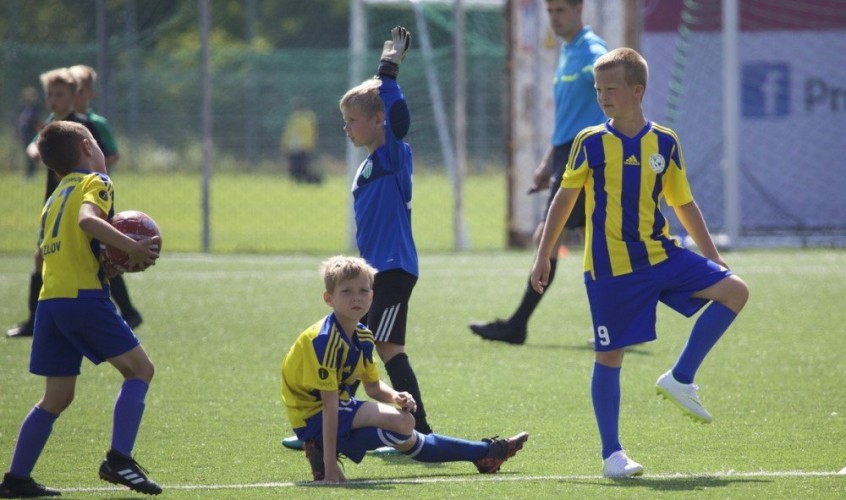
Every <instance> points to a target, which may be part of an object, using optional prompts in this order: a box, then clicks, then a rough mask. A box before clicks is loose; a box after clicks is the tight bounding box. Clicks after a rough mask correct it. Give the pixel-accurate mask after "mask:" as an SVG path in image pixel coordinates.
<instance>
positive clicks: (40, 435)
mask: <svg viewBox="0 0 846 500" xmlns="http://www.w3.org/2000/svg"><path fill="white" fill-rule="evenodd" d="M57 418H59V416H58V415H54V414H52V413H50V412H49V411H46V410H42V409H41V408H39V407H37V406H36V407H34V408H33V409H32V411H30V412H29V414H28V415H27V416H26V418H25V419H24V421H23V423H22V424H21V430H20V432H19V433H18V444H16V445H15V453H14V454H13V455H12V463H11V465H10V466H9V474H11V475H13V476H17V477H22V478H28V477H30V476H31V475H32V469H34V468H35V462H37V461H38V457H39V456H41V451H42V450H44V445H45V444H47V439H49V438H50V433H51V432H53V422H55V421H56V419H57Z"/></svg>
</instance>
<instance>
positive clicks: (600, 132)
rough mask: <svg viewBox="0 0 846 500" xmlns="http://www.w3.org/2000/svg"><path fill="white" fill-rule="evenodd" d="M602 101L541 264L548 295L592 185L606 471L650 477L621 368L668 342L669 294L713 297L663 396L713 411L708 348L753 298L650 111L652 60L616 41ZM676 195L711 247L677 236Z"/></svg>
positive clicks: (693, 231) (674, 302)
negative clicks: (626, 357)
mask: <svg viewBox="0 0 846 500" xmlns="http://www.w3.org/2000/svg"><path fill="white" fill-rule="evenodd" d="M594 73H595V81H596V93H597V100H598V102H599V105H600V107H602V110H603V112H604V113H605V115H606V116H607V117H608V118H609V120H608V121H607V122H606V123H604V124H602V125H597V126H593V127H588V128H586V129H584V130H582V131H581V132H580V133H579V135H577V136H576V139H575V143H574V145H573V149H572V151H571V153H570V159H569V161H568V163H567V168H566V170H565V173H564V177H563V179H562V182H561V187H560V189H559V190H558V192H557V193H556V195H555V198H554V200H553V202H552V205H551V206H550V209H549V214H548V216H547V219H546V224H545V225H544V231H543V236H542V239H541V243H540V245H539V247H538V252H537V255H536V258H535V263H534V265H533V267H532V278H531V279H532V286H533V287H534V288H535V290H537V291H538V292H542V291H543V289H544V288H545V286H546V285H547V283H548V280H549V257H550V252H551V251H552V249H553V246H554V244H555V241H556V240H557V238H558V235H559V233H560V232H561V229H562V228H563V226H564V221H566V220H567V217H568V216H569V214H570V212H571V211H572V210H573V206H574V204H575V202H576V198H577V196H578V194H579V191H580V190H581V189H584V190H585V194H586V204H585V214H586V217H587V225H586V237H585V258H584V271H585V273H584V278H585V287H586V289H587V295H588V301H589V303H590V310H591V316H592V319H593V326H594V339H595V347H594V350H595V351H596V362H595V363H594V369H593V376H592V381H591V396H592V399H593V406H594V413H595V416H596V421H597V426H598V427H599V434H600V438H601V441H602V458H603V474H604V475H605V476H606V477H625V476H633V475H639V474H641V473H642V471H643V467H642V466H641V465H640V464H638V463H637V462H634V461H633V460H631V459H630V458H628V456H627V455H626V453H625V451H623V447H622V445H621V444H620V439H619V430H618V428H619V414H620V370H621V367H622V363H623V353H624V350H625V348H626V347H627V346H630V345H634V344H639V343H642V342H648V341H652V340H655V339H656V332H655V322H656V308H657V304H658V302H659V301H660V302H663V303H664V304H666V305H668V306H669V307H671V308H672V309H674V310H675V311H677V312H679V313H681V314H683V315H685V316H687V317H690V316H692V315H693V314H695V313H696V312H697V311H699V310H700V309H702V308H703V307H704V306H706V305H707V304H709V303H710V305H708V307H707V308H706V309H705V311H704V312H703V313H702V314H701V315H700V317H699V318H698V319H697V320H696V323H695V324H694V327H693V330H692V332H691V334H690V337H689V339H688V341H687V345H686V346H685V347H684V349H683V350H682V353H681V356H680V357H679V359H678V361H677V362H676V364H675V366H673V368H672V369H671V370H669V371H667V372H666V373H665V374H663V375H661V377H660V378H659V379H658V382H657V389H658V393H659V394H661V395H663V396H664V397H665V398H667V399H669V400H671V401H672V402H673V403H675V404H676V405H678V406H679V407H680V408H681V409H682V411H683V412H684V413H685V414H686V415H688V416H690V417H691V418H693V419H694V420H698V421H700V422H704V423H708V422H710V421H711V420H712V417H711V415H710V414H709V413H708V412H707V411H706V410H705V408H704V407H703V406H702V404H701V402H700V400H699V396H698V393H697V390H698V387H697V386H696V385H694V384H693V378H694V375H695V374H696V371H697V370H698V369H699V366H700V364H701V363H702V361H703V360H704V358H705V356H706V355H707V354H708V352H709V351H710V350H711V348H712V347H713V346H714V345H715V344H716V342H717V341H718V340H719V338H720V337H721V336H722V334H723V333H724V332H725V331H726V330H727V329H728V327H729V325H731V323H732V321H734V319H735V317H736V315H737V314H738V313H739V312H740V310H741V309H743V306H744V305H745V304H746V301H747V299H748V297H749V291H748V289H747V287H746V284H745V283H744V282H743V281H742V280H741V279H740V278H739V277H737V276H736V275H734V274H732V273H731V271H729V270H728V266H727V265H726V264H725V262H724V261H723V259H722V257H721V256H720V254H719V252H718V251H717V248H716V246H715V245H714V243H713V241H712V240H711V236H710V235H709V233H708V228H707V226H706V223H705V220H704V218H703V217H702V213H701V212H700V210H699V207H698V205H697V204H696V202H695V201H694V199H693V195H692V194H691V191H690V186H689V184H688V181H687V175H686V173H685V164H684V158H683V156H682V152H681V146H680V144H679V139H678V137H677V136H676V134H675V132H673V131H672V130H670V129H669V128H667V127H663V126H661V125H658V124H655V123H652V122H649V121H647V120H646V119H645V117H644V114H643V107H642V100H643V94H644V92H645V91H646V83H647V75H648V69H647V65H646V61H645V60H644V59H643V58H642V57H641V56H640V54H638V53H637V52H636V51H634V50H632V49H627V48H621V49H615V50H613V51H611V52H609V53H608V54H605V55H604V56H602V57H600V58H599V59H598V60H597V61H596V63H595V64H594ZM662 198H663V199H665V200H666V202H667V204H669V205H670V206H671V207H673V209H674V210H675V213H676V215H677V216H678V218H679V220H680V221H681V223H682V225H683V226H684V228H685V230H687V232H688V233H689V234H690V236H691V237H692V238H693V241H694V242H695V243H696V245H697V247H698V248H699V249H700V251H701V252H702V254H703V255H704V256H701V255H699V254H697V253H694V252H692V251H690V250H687V249H685V248H683V247H681V246H680V245H679V244H678V242H677V241H676V240H675V239H674V238H672V237H671V236H670V232H669V223H668V221H667V220H666V219H665V218H664V216H663V215H662V213H661V210H660V207H659V204H660V201H661V199H662Z"/></svg>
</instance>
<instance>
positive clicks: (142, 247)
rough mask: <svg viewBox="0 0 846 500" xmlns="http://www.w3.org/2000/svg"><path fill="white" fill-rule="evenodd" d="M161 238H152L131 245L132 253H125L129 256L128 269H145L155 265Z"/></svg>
mask: <svg viewBox="0 0 846 500" xmlns="http://www.w3.org/2000/svg"><path fill="white" fill-rule="evenodd" d="M160 240H161V238H159V237H158V236H153V237H152V238H146V239H143V240H138V241H136V242H135V245H133V249H132V251H127V252H126V254H127V255H128V256H129V262H128V266H129V269H147V268H148V267H150V266H155V265H156V259H158V258H159V252H158V249H159V241H160Z"/></svg>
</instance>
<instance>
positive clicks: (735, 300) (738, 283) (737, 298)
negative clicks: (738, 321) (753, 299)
mask: <svg viewBox="0 0 846 500" xmlns="http://www.w3.org/2000/svg"><path fill="white" fill-rule="evenodd" d="M733 278H734V279H732V281H731V283H732V288H731V293H730V294H729V297H728V300H727V302H728V303H727V304H725V306H726V307H728V308H729V309H731V310H732V312H734V313H735V314H737V313H739V312H740V311H741V309H743V306H745V305H746V302H747V301H748V300H749V287H748V286H747V285H746V282H744V281H743V280H742V279H740V278H739V277H737V276H733Z"/></svg>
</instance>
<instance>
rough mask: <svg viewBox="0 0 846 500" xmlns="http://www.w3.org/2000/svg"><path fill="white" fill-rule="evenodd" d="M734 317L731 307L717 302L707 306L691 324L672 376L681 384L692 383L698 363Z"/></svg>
mask: <svg viewBox="0 0 846 500" xmlns="http://www.w3.org/2000/svg"><path fill="white" fill-rule="evenodd" d="M736 317H737V315H736V314H735V313H734V312H733V311H732V310H731V309H729V308H728V307H726V306H724V305H722V304H720V303H719V302H714V303H712V304H711V305H710V306H708V308H707V309H705V312H703V313H702V315H701V316H699V319H697V320H696V323H695V324H694V325H693V331H692V332H690V338H688V339H687V345H685V346H684V349H683V350H682V352H681V355H680V356H679V359H678V361H676V365H675V366H674V367H673V377H674V378H675V379H676V380H678V381H679V382H681V383H682V384H692V383H693V377H694V376H695V375H696V371H697V370H698V369H699V365H701V364H702V361H703V360H704V359H705V356H706V355H707V354H708V352H709V351H710V350H711V348H712V347H714V344H716V343H717V341H718V340H720V337H722V336H723V333H725V331H726V330H728V327H729V326H730V325H731V322H732V321H734V318H736Z"/></svg>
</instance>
